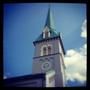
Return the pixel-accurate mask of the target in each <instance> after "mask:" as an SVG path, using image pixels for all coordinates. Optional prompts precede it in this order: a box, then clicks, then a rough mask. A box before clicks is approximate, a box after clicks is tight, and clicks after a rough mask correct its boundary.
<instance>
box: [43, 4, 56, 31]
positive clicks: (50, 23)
mask: <svg viewBox="0 0 90 90" xmlns="http://www.w3.org/2000/svg"><path fill="white" fill-rule="evenodd" d="M46 26H47V27H48V28H49V29H55V27H54V22H53V16H52V12H51V9H50V4H49V8H48V14H47V18H46V23H45V27H46Z"/></svg>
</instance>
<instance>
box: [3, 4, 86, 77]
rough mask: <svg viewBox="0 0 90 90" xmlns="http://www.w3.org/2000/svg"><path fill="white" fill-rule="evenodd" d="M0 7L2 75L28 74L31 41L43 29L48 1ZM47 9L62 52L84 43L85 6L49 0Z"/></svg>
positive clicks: (31, 48)
mask: <svg viewBox="0 0 90 90" xmlns="http://www.w3.org/2000/svg"><path fill="white" fill-rule="evenodd" d="M3 10H4V11H3V13H4V19H3V21H4V24H3V29H4V30H3V53H4V54H3V55H4V57H3V58H4V75H5V76H7V78H9V77H15V76H21V75H27V74H31V70H32V60H33V54H34V45H33V41H34V40H35V39H36V38H37V37H38V36H39V34H40V33H41V32H42V31H43V29H44V25H45V21H46V17H47V12H48V3H21V4H20V3H18V4H4V9H3ZM51 10H52V13H53V16H54V17H53V18H54V23H55V27H56V31H57V32H61V33H62V40H63V44H64V48H65V51H67V50H69V49H76V50H78V48H80V47H81V46H82V45H83V44H84V43H85V42H86V41H85V39H84V38H82V37H80V33H81V27H82V23H83V22H84V20H85V19H86V5H85V4H72V3H70V4H69V3H68V4H65V3H52V4H51Z"/></svg>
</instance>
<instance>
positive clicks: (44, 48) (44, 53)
mask: <svg viewBox="0 0 90 90" xmlns="http://www.w3.org/2000/svg"><path fill="white" fill-rule="evenodd" d="M46 54H47V49H46V47H43V55H46Z"/></svg>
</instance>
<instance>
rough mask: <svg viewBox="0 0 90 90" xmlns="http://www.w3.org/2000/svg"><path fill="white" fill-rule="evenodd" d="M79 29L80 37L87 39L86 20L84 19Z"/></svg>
mask: <svg viewBox="0 0 90 90" xmlns="http://www.w3.org/2000/svg"><path fill="white" fill-rule="evenodd" d="M81 29H82V32H81V37H83V38H86V37H87V20H86V19H85V21H84V22H83V24H82V27H81Z"/></svg>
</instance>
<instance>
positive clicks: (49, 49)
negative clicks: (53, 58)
mask: <svg viewBox="0 0 90 90" xmlns="http://www.w3.org/2000/svg"><path fill="white" fill-rule="evenodd" d="M48 54H51V46H48Z"/></svg>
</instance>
